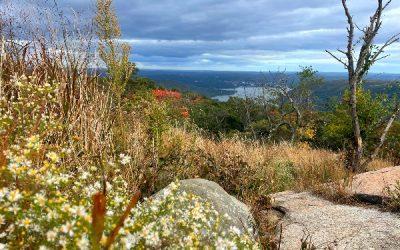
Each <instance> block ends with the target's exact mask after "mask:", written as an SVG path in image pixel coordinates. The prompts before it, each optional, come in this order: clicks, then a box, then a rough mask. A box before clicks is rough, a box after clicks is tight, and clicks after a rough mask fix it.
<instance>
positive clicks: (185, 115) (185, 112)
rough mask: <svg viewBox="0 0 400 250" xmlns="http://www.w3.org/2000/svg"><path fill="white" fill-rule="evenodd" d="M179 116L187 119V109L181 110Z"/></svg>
mask: <svg viewBox="0 0 400 250" xmlns="http://www.w3.org/2000/svg"><path fill="white" fill-rule="evenodd" d="M181 115H182V117H183V118H189V116H190V114H189V110H188V109H187V108H181Z"/></svg>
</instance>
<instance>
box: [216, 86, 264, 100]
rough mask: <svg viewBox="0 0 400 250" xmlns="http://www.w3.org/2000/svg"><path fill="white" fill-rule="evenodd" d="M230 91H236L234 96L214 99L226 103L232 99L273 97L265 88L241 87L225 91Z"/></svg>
mask: <svg viewBox="0 0 400 250" xmlns="http://www.w3.org/2000/svg"><path fill="white" fill-rule="evenodd" d="M225 90H229V91H235V93H234V94H233V95H219V96H214V97H213V98H212V99H215V100H218V101H220V102H226V101H228V100H229V98H230V97H240V98H252V99H255V98H259V97H268V98H270V97H271V94H270V93H269V91H268V89H266V88H263V87H253V86H251V87H245V86H240V87H237V88H234V89H225Z"/></svg>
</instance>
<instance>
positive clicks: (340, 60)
mask: <svg viewBox="0 0 400 250" xmlns="http://www.w3.org/2000/svg"><path fill="white" fill-rule="evenodd" d="M325 51H326V53H328V54H329V55H331V56H332V57H333V58H335V59H336V60H337V61H338V62H340V63H341V64H343V65H344V67H345V68H346V69H348V67H349V65H348V64H347V63H345V62H344V61H343V60H342V59H340V58H339V57H337V56H335V54H333V53H332V52H330V51H329V50H325ZM344 53H345V54H347V53H346V52H344Z"/></svg>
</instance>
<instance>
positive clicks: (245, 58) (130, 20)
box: [0, 0, 400, 73]
mask: <svg viewBox="0 0 400 250" xmlns="http://www.w3.org/2000/svg"><path fill="white" fill-rule="evenodd" d="M0 1H1V0H0ZM58 1H59V2H60V5H61V6H62V8H66V9H70V8H73V9H74V10H76V11H78V12H82V13H85V12H87V13H89V12H90V11H93V9H94V2H93V0H58ZM114 2H115V7H116V11H117V14H118V17H119V19H120V24H121V27H122V32H123V40H124V41H126V42H128V43H130V44H131V45H132V47H133V50H132V55H131V59H132V61H134V62H136V63H137V65H138V66H139V68H142V69H186V70H193V69H199V70H243V71H269V70H272V71H274V70H287V71H296V70H298V69H299V66H313V67H314V68H315V69H317V70H318V71H321V72H329V71H330V72H333V71H334V72H338V71H344V68H343V66H342V65H341V64H340V63H338V62H336V61H335V60H334V59H333V58H331V57H330V56H329V55H328V54H327V53H325V52H324V51H325V50H326V49H328V50H332V51H334V50H336V49H339V48H345V42H346V19H345V16H344V12H343V8H342V5H341V1H340V0H114ZM348 2H349V7H350V10H351V12H352V13H353V15H354V19H355V20H356V22H357V25H358V26H359V27H363V26H365V25H366V24H367V22H368V17H369V15H371V14H372V13H373V11H374V8H375V7H376V4H377V0H348ZM399 17H400V0H393V3H392V4H391V6H390V7H389V9H388V10H387V11H386V13H385V15H384V19H383V29H382V30H381V33H380V34H379V38H378V39H377V43H382V42H383V41H384V40H385V39H387V38H388V37H389V36H391V35H393V34H395V33H398V32H400V22H399V21H398V19H399ZM388 53H389V54H390V55H391V56H390V57H389V58H388V59H385V60H383V61H381V62H379V63H378V64H377V65H376V66H375V67H374V68H373V69H372V71H374V72H387V73H400V44H395V45H394V46H392V48H391V49H390V50H389V51H388Z"/></svg>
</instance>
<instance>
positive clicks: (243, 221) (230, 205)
mask: <svg viewBox="0 0 400 250" xmlns="http://www.w3.org/2000/svg"><path fill="white" fill-rule="evenodd" d="M179 189H180V190H181V191H186V192H187V193H192V194H195V195H197V196H199V197H201V198H203V199H205V200H206V201H208V202H209V203H210V204H211V205H213V207H214V208H215V210H217V211H218V213H219V214H220V215H222V216H223V215H225V214H226V215H228V216H229V217H230V218H231V220H230V221H229V225H223V227H225V229H229V228H230V227H231V226H234V227H237V228H238V229H240V230H241V231H242V232H248V230H249V229H251V230H253V232H254V233H253V236H255V237H256V233H255V232H256V230H255V222H254V218H253V216H252V214H251V211H250V209H249V208H248V207H247V206H246V205H245V204H244V203H242V202H240V201H239V200H237V199H236V198H235V197H233V196H231V195H229V194H228V193H227V192H226V191H225V190H224V189H223V188H222V187H221V186H219V185H218V184H217V183H215V182H212V181H208V180H204V179H189V180H183V181H180V187H179Z"/></svg>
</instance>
